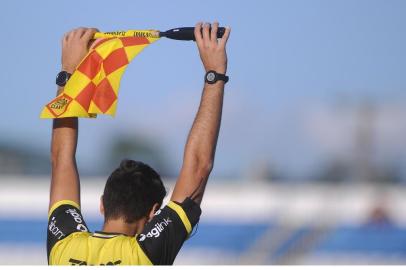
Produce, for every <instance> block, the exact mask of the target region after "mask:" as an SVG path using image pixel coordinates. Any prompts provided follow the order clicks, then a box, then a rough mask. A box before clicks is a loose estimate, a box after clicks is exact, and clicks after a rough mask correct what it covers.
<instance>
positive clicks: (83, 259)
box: [47, 22, 230, 265]
mask: <svg viewBox="0 0 406 270" xmlns="http://www.w3.org/2000/svg"><path fill="white" fill-rule="evenodd" d="M217 29H218V23H217V22H215V23H213V24H211V25H210V24H208V23H205V24H202V23H198V24H196V26H195V37H196V44H197V47H198V49H199V53H200V58H201V60H202V62H203V66H204V69H205V71H206V75H205V84H204V88H203V93H202V96H201V101H200V106H199V110H198V112H197V115H196V117H195V120H194V122H193V126H192V128H191V130H190V133H189V136H188V139H187V143H186V146H185V151H184V157H183V164H182V168H181V171H180V173H179V177H178V180H177V182H176V185H175V188H174V190H173V193H172V196H171V199H170V202H169V203H168V204H167V205H165V206H164V207H162V202H163V199H164V197H165V196H166V191H165V188H164V185H163V183H162V180H161V177H160V176H159V174H158V173H157V172H156V171H155V170H154V169H152V168H151V167H150V166H148V165H147V164H144V163H142V162H139V161H134V160H123V161H122V162H121V164H120V166H119V167H118V168H117V169H116V170H114V171H113V172H112V173H111V175H110V176H109V178H108V180H107V182H106V185H105V189H104V192H103V195H102V198H101V201H100V211H101V213H102V214H103V215H104V224H103V228H101V230H100V231H96V232H93V233H92V232H90V231H89V229H88V227H87V225H86V222H85V219H84V217H83V216H82V214H81V211H80V180H79V174H78V170H77V166H76V158H75V155H76V146H77V139H78V119H77V118H62V119H55V120H54V122H53V129H52V142H51V160H52V161H51V163H52V178H51V192H50V203H49V216H48V228H47V254H48V263H49V264H50V265H139V264H143V265H162V264H164V265H168V264H173V262H174V260H175V258H176V255H177V254H178V252H179V250H180V248H181V247H182V244H183V242H184V241H185V240H186V239H187V238H188V236H189V234H190V233H191V231H192V229H193V227H194V226H195V225H196V224H197V222H198V221H199V217H200V214H201V209H200V203H201V201H202V198H203V193H204V190H205V187H206V183H207V180H208V177H209V175H210V172H211V170H212V168H213V162H214V155H215V150H216V144H217V138H218V134H219V129H220V122H221V114H222V106H223V96H224V85H225V83H226V82H227V81H228V77H227V76H226V75H225V74H226V69H227V55H226V43H227V40H228V37H229V34H230V28H226V31H225V34H224V36H223V37H222V38H220V39H217ZM96 31H97V29H94V28H79V29H75V30H73V31H71V32H69V33H67V34H65V35H64V37H63V39H62V71H63V72H64V73H65V74H71V73H73V71H74V70H75V68H76V67H77V65H78V64H79V63H80V61H81V60H82V59H83V57H84V56H85V55H86V54H87V52H88V50H89V43H90V41H91V39H92V37H93V35H94V33H95V32H96ZM175 65H176V64H175ZM177 69H179V70H180V71H181V69H180V68H179V67H177ZM202 75H203V74H202ZM65 83H66V81H65V82H58V85H59V89H58V93H59V92H61V91H62V90H63V86H64V84H65Z"/></svg>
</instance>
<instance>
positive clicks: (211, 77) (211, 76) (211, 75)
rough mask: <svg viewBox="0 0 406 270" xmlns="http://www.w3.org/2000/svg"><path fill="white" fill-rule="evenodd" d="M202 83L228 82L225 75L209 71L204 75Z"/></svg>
mask: <svg viewBox="0 0 406 270" xmlns="http://www.w3.org/2000/svg"><path fill="white" fill-rule="evenodd" d="M204 81H205V82H207V83H208V84H214V83H216V82H217V81H224V83H227V82H228V76H226V75H225V74H220V73H217V72H215V71H214V70H209V71H207V73H206V76H205V77H204Z"/></svg>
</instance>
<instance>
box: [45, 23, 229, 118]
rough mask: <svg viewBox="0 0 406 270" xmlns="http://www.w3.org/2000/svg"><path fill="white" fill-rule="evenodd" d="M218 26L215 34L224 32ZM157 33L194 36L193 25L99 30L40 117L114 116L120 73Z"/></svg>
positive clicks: (193, 38)
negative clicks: (60, 89)
mask: <svg viewBox="0 0 406 270" xmlns="http://www.w3.org/2000/svg"><path fill="white" fill-rule="evenodd" d="M224 31H225V29H224V28H223V27H220V28H219V29H218V33H217V36H218V37H219V38H220V37H222V36H223V35H224ZM160 37H167V38H170V39H176V40H195V37H194V27H183V28H174V29H171V30H168V31H165V32H160V31H157V30H128V31H115V32H104V33H102V32H98V33H96V34H95V35H94V39H96V41H95V42H94V43H93V45H92V47H91V49H90V50H89V52H88V54H87V55H86V56H85V57H84V58H83V60H82V61H81V63H80V64H79V65H78V66H77V68H76V70H75V71H74V72H73V74H72V76H71V78H70V79H69V81H68V82H67V83H66V85H65V87H64V90H63V91H62V93H61V94H59V95H58V96H57V97H56V98H55V99H53V100H52V101H51V102H49V103H48V104H47V105H45V107H44V108H43V110H42V112H41V116H40V117H41V118H64V117H84V118H95V117H96V116H97V114H108V115H111V116H114V115H115V113H116V108H117V98H118V92H119V87H120V80H121V77H122V75H123V73H124V71H125V69H126V68H127V65H128V64H129V63H130V62H131V60H132V59H133V58H134V57H135V56H137V55H138V54H139V53H140V52H141V51H142V50H143V49H144V48H145V47H147V46H148V45H150V44H152V43H154V42H155V41H157V40H158V39H159V38H160Z"/></svg>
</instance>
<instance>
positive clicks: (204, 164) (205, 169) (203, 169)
mask: <svg viewBox="0 0 406 270" xmlns="http://www.w3.org/2000/svg"><path fill="white" fill-rule="evenodd" d="M213 166H214V161H213V160H212V159H204V160H199V159H198V160H197V162H196V164H195V169H196V171H197V172H198V174H199V175H200V176H201V177H202V178H207V177H209V175H210V173H211V171H212V170H213Z"/></svg>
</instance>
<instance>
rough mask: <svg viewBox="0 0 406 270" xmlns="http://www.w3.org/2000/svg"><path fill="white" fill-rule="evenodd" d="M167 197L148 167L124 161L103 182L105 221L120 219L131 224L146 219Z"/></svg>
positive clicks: (157, 176)
mask: <svg viewBox="0 0 406 270" xmlns="http://www.w3.org/2000/svg"><path fill="white" fill-rule="evenodd" d="M165 195H166V190H165V187H164V185H163V183H162V180H161V177H160V176H159V174H158V173H157V172H156V171H155V170H154V169H152V168H151V167H150V166H148V165H147V164H144V163H142V162H139V161H134V160H123V161H122V162H121V164H120V167H118V168H117V169H116V170H114V171H113V173H112V174H111V175H110V177H109V179H108V180H107V182H106V186H105V188H104V193H103V206H104V217H105V221H107V220H109V219H118V218H122V219H124V220H125V222H127V223H132V222H134V221H137V220H139V219H141V218H143V217H147V216H148V214H149V212H150V211H151V209H152V207H153V206H154V204H155V203H158V204H159V205H161V204H162V201H163V199H164V197H165Z"/></svg>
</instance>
